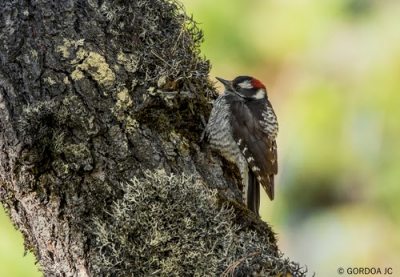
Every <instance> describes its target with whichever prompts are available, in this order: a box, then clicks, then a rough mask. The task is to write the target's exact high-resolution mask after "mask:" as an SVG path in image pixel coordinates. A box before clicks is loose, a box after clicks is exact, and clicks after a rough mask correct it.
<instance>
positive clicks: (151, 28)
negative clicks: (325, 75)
mask: <svg viewBox="0 0 400 277" xmlns="http://www.w3.org/2000/svg"><path fill="white" fill-rule="evenodd" d="M201 40H202V33H201V31H200V30H199V29H198V28H197V27H196V24H195V22H193V20H192V19H191V18H189V17H187V15H186V14H185V13H184V11H183V9H182V7H181V6H180V4H179V3H177V2H175V1H166V0H137V1H122V0H104V1H93V0H66V1H65V0H63V1H61V0H53V1H50V0H36V1H35V0H11V1H2V2H1V3H0V65H1V69H0V178H1V179H0V201H1V203H2V205H3V207H4V208H5V209H6V211H7V213H8V215H9V216H10V217H11V219H12V220H13V222H14V224H15V226H16V227H17V228H18V229H19V230H20V231H21V232H22V233H23V235H24V239H25V247H26V249H28V250H30V251H33V253H34V254H35V256H36V259H37V261H38V262H39V264H40V266H41V269H42V271H43V274H44V275H45V276H150V275H154V276H218V275H221V274H222V275H224V274H225V276H227V275H228V274H230V273H233V274H234V275H235V276H252V275H253V274H256V273H259V274H261V275H265V276H269V275H272V276H275V275H277V274H282V275H280V276H286V275H287V276H291V275H289V274H292V275H294V276H304V275H305V273H304V272H303V271H302V270H301V269H299V266H298V265H297V264H295V263H291V262H289V261H288V260H285V259H283V258H282V255H281V253H280V252H279V250H278V248H277V246H276V239H275V235H274V233H273V231H272V230H271V229H270V227H269V226H268V225H267V224H266V223H264V222H262V221H261V220H259V219H257V218H255V217H254V216H253V214H252V213H250V212H249V211H248V210H247V209H246V208H244V207H243V206H242V205H241V204H240V195H241V194H240V191H239V189H238V188H237V184H240V177H239V175H238V172H237V169H236V168H235V166H234V165H232V164H228V163H227V162H226V161H223V160H222V158H221V157H219V156H218V153H210V150H209V149H208V148H207V143H206V142H203V143H201V144H199V143H198V141H199V139H200V136H201V133H202V130H203V127H204V126H203V124H202V121H204V120H202V118H208V115H209V112H210V109H211V106H210V105H209V101H210V100H212V99H213V97H215V91H214V89H213V85H212V83H211V82H210V81H209V80H208V79H207V75H208V72H209V63H208V61H207V60H205V59H204V58H202V57H200V55H199V43H200V42H201ZM235 262H236V263H235Z"/></svg>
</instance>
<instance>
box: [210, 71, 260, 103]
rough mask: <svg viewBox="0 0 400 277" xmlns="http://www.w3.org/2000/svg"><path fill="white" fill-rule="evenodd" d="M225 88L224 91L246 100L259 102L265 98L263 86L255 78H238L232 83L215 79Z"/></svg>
mask: <svg viewBox="0 0 400 277" xmlns="http://www.w3.org/2000/svg"><path fill="white" fill-rule="evenodd" d="M217 79H218V81H220V82H221V83H222V84H224V86H225V91H226V92H228V93H235V94H236V95H238V96H240V97H242V98H245V99H247V100H259V99H266V98H267V89H266V88H265V86H264V84H263V83H262V82H261V81H259V80H258V79H256V78H253V77H250V76H239V77H236V78H235V79H233V80H232V81H228V80H224V79H222V78H219V77H217Z"/></svg>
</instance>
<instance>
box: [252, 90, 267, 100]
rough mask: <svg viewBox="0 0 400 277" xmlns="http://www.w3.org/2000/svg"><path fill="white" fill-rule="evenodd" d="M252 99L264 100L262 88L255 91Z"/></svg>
mask: <svg viewBox="0 0 400 277" xmlns="http://www.w3.org/2000/svg"><path fill="white" fill-rule="evenodd" d="M254 98H255V99H263V98H265V90H264V89H262V88H260V89H259V90H258V91H257V93H256V95H254Z"/></svg>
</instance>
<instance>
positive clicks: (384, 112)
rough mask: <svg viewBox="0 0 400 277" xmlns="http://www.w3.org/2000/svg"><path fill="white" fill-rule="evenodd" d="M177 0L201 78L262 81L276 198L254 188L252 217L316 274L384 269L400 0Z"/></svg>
mask: <svg viewBox="0 0 400 277" xmlns="http://www.w3.org/2000/svg"><path fill="white" fill-rule="evenodd" d="M182 2H183V4H184V5H185V6H186V10H187V12H188V14H193V16H194V20H196V21H197V22H199V23H200V25H199V27H200V28H201V29H202V30H203V31H204V35H205V42H204V43H203V45H202V53H203V54H204V55H206V57H207V58H208V59H210V61H211V64H212V66H213V69H212V71H211V78H214V77H215V76H220V77H222V78H226V79H229V78H231V79H233V78H234V77H236V76H238V75H251V76H255V77H257V78H259V79H261V80H263V82H264V83H265V85H266V86H267V88H268V92H269V97H270V99H271V101H272V103H273V105H274V108H275V111H276V112H277V115H278V119H279V123H280V134H279V138H278V147H279V149H278V150H279V153H278V154H279V164H280V172H279V175H278V180H277V181H276V186H277V189H276V200H275V201H273V202H270V201H269V200H268V199H267V197H266V196H265V195H263V199H262V203H261V209H262V211H261V214H262V217H263V219H264V220H266V221H268V222H270V223H272V224H273V225H274V226H275V231H277V232H278V233H279V238H280V240H279V241H280V244H281V247H282V251H283V252H284V253H285V254H286V255H287V256H289V257H290V258H291V259H292V260H294V261H299V262H301V263H303V264H306V265H307V266H308V268H309V271H311V272H313V271H315V272H316V274H317V276H336V274H337V273H336V271H337V268H338V267H345V268H346V267H365V266H366V267H373V266H374V267H382V268H383V267H393V268H395V266H396V263H397V262H398V261H399V260H400V237H399V235H398V230H399V227H400V213H399V211H400V201H398V197H399V195H400V186H399V184H398V180H399V179H400V173H399V168H400V147H399V146H398V141H399V137H400V125H399V118H400V93H399V92H400V77H399V76H400V32H399V31H398V28H399V26H400V16H399V11H400V2H399V1H393V0H381V1H372V0H337V1H316V0H302V1H295V0H279V1H278V0H268V1H260V0H249V1H229V0H220V1H212V0H203V1H195V0H182ZM218 85H219V84H218ZM4 221H7V219H5V218H4V217H1V218H0V228H3V227H2V226H3V225H4ZM0 230H2V229H0ZM11 237H12V235H11V234H8V233H7V234H3V233H2V234H1V239H2V240H5V241H10V242H11V240H12V239H11ZM17 237H19V236H18V235H17ZM18 245H19V246H18ZM16 247H20V248H21V250H20V251H19V252H18V253H22V241H21V240H19V241H18V242H17V243H16V246H8V247H7V248H5V247H0V255H2V257H3V256H7V257H10V255H8V252H4V249H15V248H16ZM4 253H5V254H4ZM11 259H12V262H11V261H10V262H7V261H6V262H5V263H6V264H10V265H11V264H13V265H12V266H11V267H12V268H15V270H17V269H18V270H20V269H21V266H18V264H20V265H22V264H24V265H25V264H29V263H30V262H29V261H27V258H24V260H22V261H21V260H16V259H15V260H14V258H11ZM0 261H1V265H0V276H33V275H17V274H13V275H9V274H5V273H4V274H3V272H1V270H4V266H3V262H4V261H5V259H3V258H2V259H0ZM32 264H33V262H32ZM29 266H31V265H30V264H29ZM399 270H400V269H399V268H397V271H396V268H395V272H398V271H399ZM35 271H36V270H34V272H35Z"/></svg>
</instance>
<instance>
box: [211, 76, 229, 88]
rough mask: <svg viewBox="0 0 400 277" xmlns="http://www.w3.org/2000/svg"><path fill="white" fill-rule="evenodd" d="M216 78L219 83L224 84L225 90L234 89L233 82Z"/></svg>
mask: <svg viewBox="0 0 400 277" xmlns="http://www.w3.org/2000/svg"><path fill="white" fill-rule="evenodd" d="M215 78H217V80H218V81H220V82H221V83H222V84H224V86H225V89H227V90H231V89H232V82H231V81H228V80H224V79H222V78H219V77H215Z"/></svg>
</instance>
